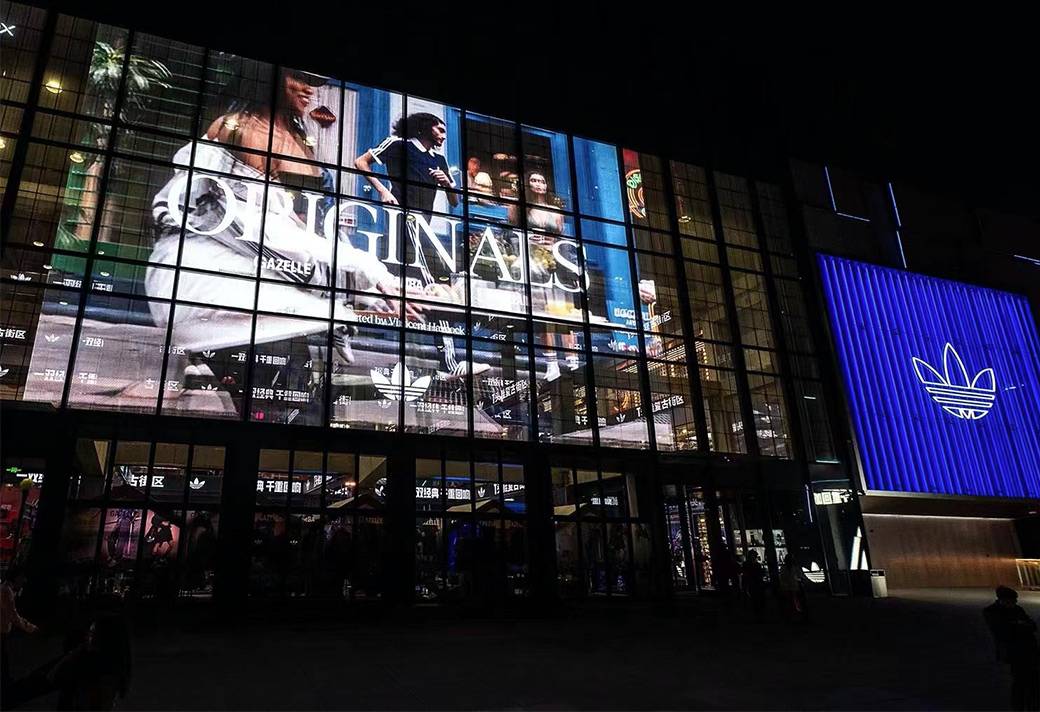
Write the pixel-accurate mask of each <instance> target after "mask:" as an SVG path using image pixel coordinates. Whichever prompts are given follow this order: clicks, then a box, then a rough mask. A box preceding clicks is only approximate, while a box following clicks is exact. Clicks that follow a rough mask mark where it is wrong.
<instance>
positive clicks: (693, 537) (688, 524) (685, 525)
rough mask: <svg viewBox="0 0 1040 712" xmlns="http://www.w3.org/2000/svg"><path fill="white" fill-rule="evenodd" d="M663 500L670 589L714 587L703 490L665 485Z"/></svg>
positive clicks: (695, 590) (683, 590)
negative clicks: (670, 578)
mask: <svg viewBox="0 0 1040 712" xmlns="http://www.w3.org/2000/svg"><path fill="white" fill-rule="evenodd" d="M663 499H664V514H665V531H666V533H667V536H668V553H669V557H670V570H671V577H672V587H673V590H674V591H676V592H679V593H681V592H697V591H705V590H707V591H711V590H715V588H716V581H715V571H714V568H713V566H712V557H711V543H710V538H709V535H708V516H709V513H708V506H707V502H706V501H705V499H704V492H703V490H702V489H701V488H700V487H695V486H691V485H665V487H664V497H663Z"/></svg>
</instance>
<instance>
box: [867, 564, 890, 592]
mask: <svg viewBox="0 0 1040 712" xmlns="http://www.w3.org/2000/svg"><path fill="white" fill-rule="evenodd" d="M870 592H871V594H872V595H873V596H874V598H888V579H887V578H886V577H885V570H884V569H871V570H870Z"/></svg>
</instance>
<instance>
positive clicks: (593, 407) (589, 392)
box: [521, 134, 600, 450]
mask: <svg viewBox="0 0 1040 712" xmlns="http://www.w3.org/2000/svg"><path fill="white" fill-rule="evenodd" d="M521 153H523V151H521ZM567 161H568V166H567V169H568V171H569V172H570V174H571V186H570V187H571V195H573V196H574V198H575V205H574V236H575V240H576V241H577V246H578V266H579V268H580V269H581V275H580V283H581V304H582V310H583V312H584V313H583V314H582V333H583V334H584V336H585V347H584V348H583V349H582V356H583V357H584V359H585V412H586V414H587V417H588V420H589V428H590V429H591V430H592V447H594V448H596V449H597V450H598V449H599V446H600V442H599V402H598V401H599V399H598V398H597V397H596V366H595V359H594V357H593V355H592V327H591V325H590V324H589V312H590V303H589V293H588V288H587V286H586V285H587V280H588V272H587V271H586V270H587V266H586V263H585V241H584V238H583V237H582V230H581V214H580V213H579V212H578V207H579V206H578V205H577V197H578V185H577V181H578V170H577V165H576V162H575V158H574V137H573V136H571V135H570V134H567ZM526 194H527V190H526V186H525V190H524V195H525V197H526ZM524 216H525V217H526V216H527V211H526V210H524ZM527 281H528V282H530V281H531V280H530V266H528V280H527ZM531 323H532V328H533V325H534V321H533V311H532V322H531Z"/></svg>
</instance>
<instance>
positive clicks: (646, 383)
mask: <svg viewBox="0 0 1040 712" xmlns="http://www.w3.org/2000/svg"><path fill="white" fill-rule="evenodd" d="M624 150H625V149H624V148H622V149H621V150H617V149H615V152H616V157H617V163H618V176H619V178H620V176H623V175H625V158H624ZM639 170H640V172H642V166H640V168H639ZM622 200H624V201H625V204H624V205H623V206H622V210H623V211H624V215H625V232H626V235H627V237H628V247H627V251H628V269H629V270H630V272H631V275H632V279H631V285H630V289H631V292H632V304H633V305H634V306H635V316H636V340H637V341H638V343H639V355H638V356H637V358H636V371H637V372H638V373H639V390H640V393H641V396H640V397H641V398H642V400H643V417H644V418H646V435H647V439H648V440H649V443H648V445H649V447H648V448H647V449H648V450H649V451H650V452H657V429H656V428H655V427H654V403H653V399H652V394H651V392H650V371H649V368H648V366H647V355H646V330H645V328H644V326H643V301H642V299H641V298H640V297H639V264H638V261H637V260H636V255H637V254H639V253H637V252H636V241H635V233H634V232H633V229H634V228H633V225H632V215H631V211H630V210H628V205H627V199H625V198H622ZM593 370H595V369H593ZM600 496H602V493H601V494H600ZM604 550H605V547H604Z"/></svg>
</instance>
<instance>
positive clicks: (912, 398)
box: [819, 255, 1040, 497]
mask: <svg viewBox="0 0 1040 712" xmlns="http://www.w3.org/2000/svg"><path fill="white" fill-rule="evenodd" d="M819 262H820V269H821V273H822V276H823V286H824V292H825V293H826V297H827V306H828V311H829V312H830V318H831V326H832V331H833V334H834V340H835V342H836V346H837V349H838V357H839V360H840V361H841V369H842V374H843V376H844V380H845V388H846V391H847V395H848V400H849V404H850V409H851V411H852V420H853V425H854V427H855V430H856V437H857V439H858V443H859V449H860V456H861V460H862V463H863V471H864V478H865V480H866V486H867V489H869V490H881V491H894V492H921V493H936V494H952V495H978V496H991V497H1040V341H1038V339H1037V333H1036V326H1035V322H1034V321H1033V316H1032V314H1031V313H1030V310H1029V303H1028V301H1027V300H1026V299H1025V298H1024V297H1020V296H1018V295H1015V294H1009V293H1007V292H998V291H996V290H993V289H983V288H981V287H974V286H971V285H967V284H962V283H960V282H951V281H947V280H942V279H935V278H933V277H926V276H924V275H920V274H913V273H911V272H905V271H902V270H896V269H888V268H885V267H878V266H876V265H870V264H865V263H862V262H853V261H851V260H846V259H841V258H837V257H831V256H827V255H820V256H819Z"/></svg>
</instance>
